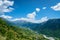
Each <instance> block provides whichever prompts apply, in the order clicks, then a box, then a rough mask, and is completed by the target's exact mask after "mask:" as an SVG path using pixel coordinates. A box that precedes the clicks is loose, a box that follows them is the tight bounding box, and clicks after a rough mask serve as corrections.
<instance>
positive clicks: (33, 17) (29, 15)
mask: <svg viewBox="0 0 60 40" xmlns="http://www.w3.org/2000/svg"><path fill="white" fill-rule="evenodd" d="M35 16H36V12H32V13H29V14H27V18H29V19H35Z"/></svg>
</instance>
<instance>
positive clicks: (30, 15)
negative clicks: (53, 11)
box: [11, 8, 48, 23]
mask: <svg viewBox="0 0 60 40" xmlns="http://www.w3.org/2000/svg"><path fill="white" fill-rule="evenodd" d="M39 11H40V8H36V11H34V12H32V13H28V14H27V15H26V16H27V17H26V18H24V17H23V18H16V19H13V20H11V21H19V20H23V21H27V22H32V23H42V22H45V21H47V20H48V18H47V17H42V18H41V19H39V20H36V15H37V14H38V13H37V12H39Z"/></svg>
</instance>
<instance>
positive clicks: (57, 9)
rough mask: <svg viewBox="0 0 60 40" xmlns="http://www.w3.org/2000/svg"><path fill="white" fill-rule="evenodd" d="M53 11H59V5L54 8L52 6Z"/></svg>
mask: <svg viewBox="0 0 60 40" xmlns="http://www.w3.org/2000/svg"><path fill="white" fill-rule="evenodd" d="M51 8H52V9H53V10H55V11H60V3H58V4H57V5H55V6H52V7H51Z"/></svg>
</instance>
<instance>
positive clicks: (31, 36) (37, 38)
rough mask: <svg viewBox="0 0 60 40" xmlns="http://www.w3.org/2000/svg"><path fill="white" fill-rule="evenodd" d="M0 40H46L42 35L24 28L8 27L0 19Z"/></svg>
mask: <svg viewBox="0 0 60 40" xmlns="http://www.w3.org/2000/svg"><path fill="white" fill-rule="evenodd" d="M0 40H47V39H45V38H44V37H43V35H39V34H37V33H35V32H34V31H32V30H29V29H26V28H18V27H15V26H10V25H8V24H7V23H6V21H4V19H2V18H0Z"/></svg>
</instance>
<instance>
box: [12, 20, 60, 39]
mask: <svg viewBox="0 0 60 40" xmlns="http://www.w3.org/2000/svg"><path fill="white" fill-rule="evenodd" d="M12 24H13V25H16V26H20V27H21V26H22V27H26V28H30V29H32V30H34V31H36V32H38V33H41V34H45V35H48V36H52V37H58V38H60V19H49V20H48V21H46V22H43V23H31V22H27V21H22V20H20V21H15V22H12Z"/></svg>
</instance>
